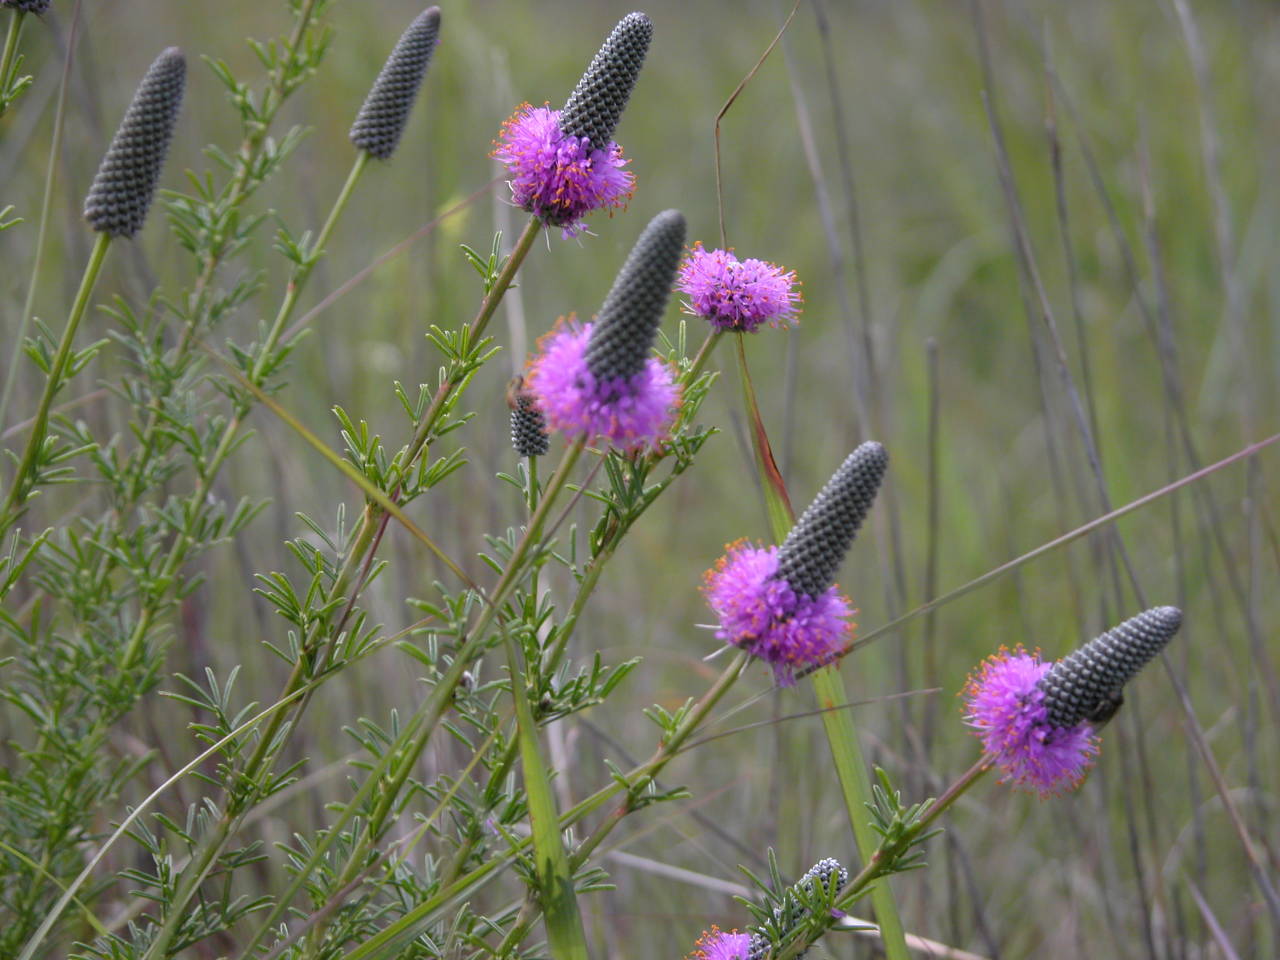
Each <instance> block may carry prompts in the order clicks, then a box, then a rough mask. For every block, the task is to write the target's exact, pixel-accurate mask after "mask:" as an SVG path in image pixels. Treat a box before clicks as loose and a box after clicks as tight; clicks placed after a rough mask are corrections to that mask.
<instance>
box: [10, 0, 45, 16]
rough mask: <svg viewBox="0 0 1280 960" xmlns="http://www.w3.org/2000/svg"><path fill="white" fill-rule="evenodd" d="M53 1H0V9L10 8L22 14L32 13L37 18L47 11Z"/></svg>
mask: <svg viewBox="0 0 1280 960" xmlns="http://www.w3.org/2000/svg"><path fill="white" fill-rule="evenodd" d="M52 2H53V0H0V7H12V8H13V9H14V10H21V11H22V12H23V13H34V14H36V15H37V16H38V15H39V14H42V13H44V12H45V11H46V10H48V9H49V4H50V3H52Z"/></svg>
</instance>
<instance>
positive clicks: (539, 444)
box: [507, 377, 551, 457]
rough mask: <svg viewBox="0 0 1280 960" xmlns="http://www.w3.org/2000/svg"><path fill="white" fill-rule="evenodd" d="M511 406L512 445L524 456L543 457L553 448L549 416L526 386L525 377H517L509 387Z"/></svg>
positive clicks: (508, 397) (508, 396)
mask: <svg viewBox="0 0 1280 960" xmlns="http://www.w3.org/2000/svg"><path fill="white" fill-rule="evenodd" d="M507 400H508V403H509V405H510V407H511V445H512V446H513V447H515V448H516V453H518V454H519V455H520V456H522V457H543V456H546V453H547V451H548V450H550V449H551V439H550V438H549V437H548V436H547V418H546V417H545V416H543V413H542V411H541V410H539V409H538V403H537V401H536V400H535V399H534V397H533V394H532V393H530V392H529V391H528V390H526V389H525V387H524V377H516V378H515V380H513V381H512V382H511V386H510V387H509V388H508V392H507Z"/></svg>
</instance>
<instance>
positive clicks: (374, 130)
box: [350, 7, 440, 160]
mask: <svg viewBox="0 0 1280 960" xmlns="http://www.w3.org/2000/svg"><path fill="white" fill-rule="evenodd" d="M439 36H440V8H439V7H428V8H427V9H426V10H423V11H422V13H420V14H418V16H417V18H416V19H415V20H414V21H413V23H411V24H409V26H408V27H407V28H406V29H405V31H404V33H402V34H400V39H399V40H398V41H397V42H396V45H395V49H393V50H392V51H391V55H390V56H389V57H387V62H386V63H384V64H383V65H382V71H381V72H380V73H379V74H378V79H376V80H374V81H373V87H372V88H371V89H370V90H369V95H368V96H367V97H365V98H364V105H363V106H362V107H361V108H360V112H359V113H358V114H356V122H355V123H353V124H352V125H351V134H350V136H351V142H352V143H354V144H355V145H356V146H357V147H359V148H360V149H361V150H363V151H365V153H368V154H369V155H370V156H374V157H377V158H378V159H379V160H388V159H390V157H391V154H393V153H394V152H395V149H396V144H398V143H399V142H400V135H401V134H402V133H404V125H405V124H406V123H407V122H408V120H409V111H410V110H411V109H413V101H414V98H415V97H417V95H418V88H419V87H420V86H422V77H423V74H425V73H426V72H427V64H428V63H430V62H431V52H432V51H433V50H435V48H436V41H437V40H438V38H439Z"/></svg>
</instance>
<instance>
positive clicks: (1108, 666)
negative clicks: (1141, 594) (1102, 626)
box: [1039, 607, 1182, 729]
mask: <svg viewBox="0 0 1280 960" xmlns="http://www.w3.org/2000/svg"><path fill="white" fill-rule="evenodd" d="M1181 626H1182V611H1181V610H1179V609H1178V608H1177V607H1152V608H1151V609H1150V610H1145V611H1143V612H1142V613H1140V614H1138V615H1137V616H1136V617H1132V618H1130V619H1128V620H1126V621H1125V622H1124V623H1122V624H1120V625H1119V626H1118V627H1112V628H1111V629H1110V630H1108V631H1107V632H1106V633H1104V634H1103V635H1102V636H1100V637H1097V638H1096V639H1094V640H1090V641H1089V642H1088V643H1086V644H1085V645H1084V646H1083V647H1081V648H1080V649H1079V650H1076V651H1075V652H1074V653H1072V654H1070V655H1069V656H1067V657H1066V658H1065V659H1064V660H1062V661H1061V662H1059V663H1055V664H1054V665H1053V667H1052V668H1050V670H1049V672H1048V673H1046V674H1045V675H1044V677H1043V678H1042V679H1041V680H1040V683H1039V687H1040V689H1041V690H1043V691H1044V705H1045V709H1046V710H1047V711H1048V718H1047V719H1048V721H1049V723H1051V724H1052V725H1053V726H1055V727H1070V726H1073V725H1074V724H1077V723H1080V722H1082V721H1088V722H1089V723H1091V724H1093V726H1094V727H1095V729H1096V728H1097V727H1099V726H1101V725H1102V724H1103V723H1106V722H1107V721H1108V720H1110V719H1111V717H1112V715H1113V714H1114V713H1115V712H1116V710H1118V709H1119V707H1120V704H1121V702H1122V699H1121V694H1120V690H1121V688H1122V687H1124V685H1125V684H1126V683H1128V682H1129V681H1130V680H1132V679H1133V678H1134V677H1136V676H1137V675H1138V671H1139V670H1141V669H1142V668H1143V667H1145V666H1146V665H1147V664H1148V663H1150V662H1151V660H1152V659H1153V658H1154V657H1155V655H1156V654H1158V653H1159V652H1160V651H1161V650H1163V649H1164V647H1165V644H1167V643H1168V642H1169V641H1170V640H1172V639H1173V635H1174V634H1175V633H1177V632H1178V628H1179V627H1181Z"/></svg>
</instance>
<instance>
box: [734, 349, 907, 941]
mask: <svg viewBox="0 0 1280 960" xmlns="http://www.w3.org/2000/svg"><path fill="white" fill-rule="evenodd" d="M743 339H744V335H743V334H742V333H739V334H738V373H739V374H740V379H741V381H742V397H743V403H744V405H745V407H746V413H747V417H748V419H749V420H750V422H751V428H752V429H751V445H752V449H753V450H754V451H755V457H756V468H757V469H758V470H759V471H760V487H761V489H762V490H763V492H764V497H765V505H766V507H767V509H768V514H769V523H770V526H771V527H772V529H773V536H774V539H775V540H776V541H777V542H778V543H782V541H783V540H785V539H786V537H787V534H788V533H790V531H791V527H792V526H793V525H794V524H795V511H794V510H793V509H792V507H791V500H790V498H789V497H788V496H787V488H786V484H785V482H784V481H783V479H782V474H781V472H780V471H779V470H778V466H777V464H776V463H775V462H774V459H773V453H772V451H771V450H770V448H769V438H768V435H767V434H766V433H765V429H764V421H763V418H762V417H761V416H760V409H759V407H758V406H757V404H756V397H755V390H754V389H753V387H752V384H751V373H750V371H749V370H748V368H747V355H746V350H745V348H744V346H743ZM812 684H813V692H814V696H815V697H816V698H817V700H818V706H819V708H820V709H821V710H822V726H823V730H824V731H825V733H826V735H827V743H828V745H829V746H830V748H831V756H832V759H833V760H834V761H835V767H836V775H837V776H838V778H839V780H840V790H841V793H842V794H843V796H844V805H845V810H846V811H847V812H848V815H849V823H850V825H851V826H852V827H853V835H854V838H855V840H856V841H857V844H858V853H859V855H860V856H861V857H862V861H863V863H868V862H869V861H870V858H871V857H872V856H873V855H874V854H875V851H876V849H877V847H878V840H877V837H876V833H875V831H874V830H873V829H872V827H871V823H870V821H869V820H868V819H867V804H868V803H869V802H870V801H871V799H872V792H871V776H870V774H869V773H868V772H867V763H866V759H865V758H864V757H863V755H862V745H861V743H860V742H859V740H858V731H857V728H856V727H855V726H854V722H853V711H851V710H849V709H848V708H847V705H848V702H849V698H848V696H847V695H846V693H845V688H844V680H843V679H842V678H841V676H840V668H839V666H838V664H833V665H831V666H827V667H823V668H822V669H820V670H817V671H815V672H814V673H813V675H812ZM871 896H872V903H874V904H875V910H876V919H877V920H878V921H879V924H880V938H881V941H882V942H883V944H884V949H885V955H886V956H887V957H888V958H889V960H909V954H908V952H907V940H906V934H905V931H904V930H903V929H902V920H901V918H900V917H899V916H898V907H897V904H896V902H895V901H894V898H893V891H892V890H891V889H890V888H889V886H888V884H880V885H879V886H877V887H876V888H875V889H874V890H873V891H872V894H871Z"/></svg>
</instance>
